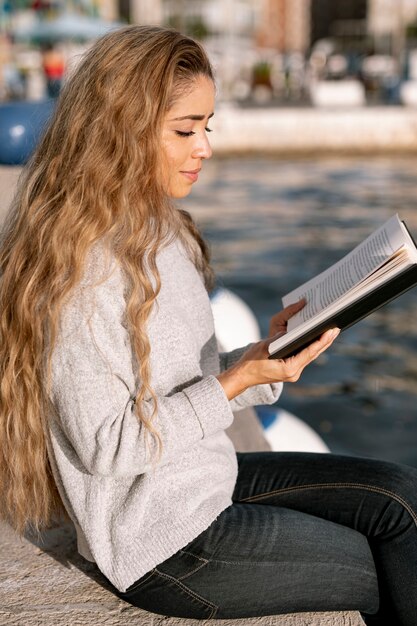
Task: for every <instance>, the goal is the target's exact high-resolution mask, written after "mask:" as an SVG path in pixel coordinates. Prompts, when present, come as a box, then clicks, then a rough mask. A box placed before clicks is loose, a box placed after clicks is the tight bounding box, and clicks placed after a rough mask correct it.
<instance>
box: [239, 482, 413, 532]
mask: <svg viewBox="0 0 417 626" xmlns="http://www.w3.org/2000/svg"><path fill="white" fill-rule="evenodd" d="M338 488H343V489H364V490H365V491H372V492H375V493H379V494H383V495H385V496H388V497H390V498H392V499H393V500H395V501H396V502H398V503H399V504H401V505H402V506H403V507H404V508H405V510H406V511H408V513H409V514H410V515H411V517H412V519H413V521H414V524H415V525H416V526H417V513H415V511H414V509H413V508H412V507H411V506H410V505H409V504H408V503H407V502H406V501H405V500H403V498H402V497H401V496H398V495H397V494H395V493H393V492H392V491H389V490H388V489H383V488H381V487H373V486H371V485H362V484H361V483H324V484H320V483H318V484H312V485H298V486H294V487H284V488H283V489H276V490H274V491H269V492H267V493H262V494H259V495H256V496H249V497H248V498H242V500H239V502H253V501H254V500H263V499H264V498H268V497H270V496H273V495H280V494H284V493H289V492H291V491H304V490H309V489H338Z"/></svg>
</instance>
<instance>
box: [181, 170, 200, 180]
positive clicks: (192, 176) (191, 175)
mask: <svg viewBox="0 0 417 626" xmlns="http://www.w3.org/2000/svg"><path fill="white" fill-rule="evenodd" d="M200 171H201V167H200V168H198V169H196V170H189V171H181V172H180V173H181V174H182V175H183V176H185V177H186V178H188V180H190V181H191V182H192V183H195V181H196V180H198V173H199V172H200Z"/></svg>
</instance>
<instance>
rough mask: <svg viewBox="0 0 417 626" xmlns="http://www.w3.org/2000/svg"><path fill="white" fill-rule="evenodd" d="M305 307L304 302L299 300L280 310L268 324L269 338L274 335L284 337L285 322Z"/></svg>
mask: <svg viewBox="0 0 417 626" xmlns="http://www.w3.org/2000/svg"><path fill="white" fill-rule="evenodd" d="M305 305H306V300H304V299H303V300H299V301H298V302H295V303H294V304H290V305H289V306H287V307H285V309H282V311H280V312H279V313H276V314H275V315H274V316H273V317H271V321H270V322H269V337H273V336H274V335H285V333H286V332H287V322H288V320H289V319H290V317H292V316H293V315H295V314H296V313H298V311H301V309H302V308H303V307H304V306H305Z"/></svg>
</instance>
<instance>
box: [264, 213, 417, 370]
mask: <svg viewBox="0 0 417 626" xmlns="http://www.w3.org/2000/svg"><path fill="white" fill-rule="evenodd" d="M416 284H417V248H416V244H415V243H414V241H413V239H412V237H411V235H410V233H409V232H408V230H407V228H406V226H405V224H404V222H402V221H400V219H399V217H398V215H394V216H393V217H392V218H391V219H389V220H388V221H387V222H386V223H385V224H383V226H381V227H380V228H379V229H378V230H376V231H375V232H374V233H373V234H372V235H370V236H369V237H368V238H367V239H365V241H363V242H362V243H361V244H359V245H358V246H357V247H356V248H355V249H354V250H352V252H350V253H349V254H347V255H346V256H345V257H343V259H341V260H340V261H339V262H338V263H335V264H334V265H332V266H331V267H330V268H329V269H327V270H326V271H324V272H322V273H321V274H319V275H318V276H316V277H315V278H313V279H312V280H309V281H308V282H306V283H304V284H303V285H301V287H298V289H295V290H294V291H291V292H290V293H289V294H287V295H286V296H284V297H283V299H282V303H283V305H284V307H285V306H288V305H289V304H292V303H293V302H297V301H298V300H301V299H302V298H305V299H306V301H307V304H306V305H305V307H304V308H303V309H302V310H301V311H299V312H298V313H297V314H296V315H294V316H293V317H292V318H291V319H290V320H289V321H288V324H287V332H286V333H285V335H283V336H282V337H280V338H279V339H276V340H275V341H273V342H272V343H271V344H270V345H269V354H270V357H269V358H270V359H283V358H285V357H288V356H291V355H293V354H295V353H297V352H299V351H300V350H302V349H303V348H305V347H306V346H307V345H308V344H310V343H311V342H312V341H314V340H315V339H318V337H320V335H322V334H323V333H324V331H326V330H328V329H329V328H335V327H337V328H340V329H341V330H344V329H346V328H348V327H349V326H352V325H353V324H355V323H356V322H358V321H359V320H361V319H362V318H364V317H366V316H367V315H369V314H370V313H372V312H373V311H375V310H376V309H378V308H379V307H381V306H383V305H384V304H387V302H390V301H391V300H393V299H394V298H397V297H398V296H399V295H400V294H402V293H404V291H407V289H410V288H411V287H413V286H414V285H416Z"/></svg>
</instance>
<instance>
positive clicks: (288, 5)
mask: <svg viewBox="0 0 417 626" xmlns="http://www.w3.org/2000/svg"><path fill="white" fill-rule="evenodd" d="M260 4H261V8H260V10H259V12H258V24H257V29H256V31H257V32H256V40H257V43H258V45H259V46H261V47H266V48H273V49H275V50H278V51H279V52H306V51H307V50H308V48H309V47H310V33H311V23H310V12H311V0H262V2H261V3H260Z"/></svg>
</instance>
